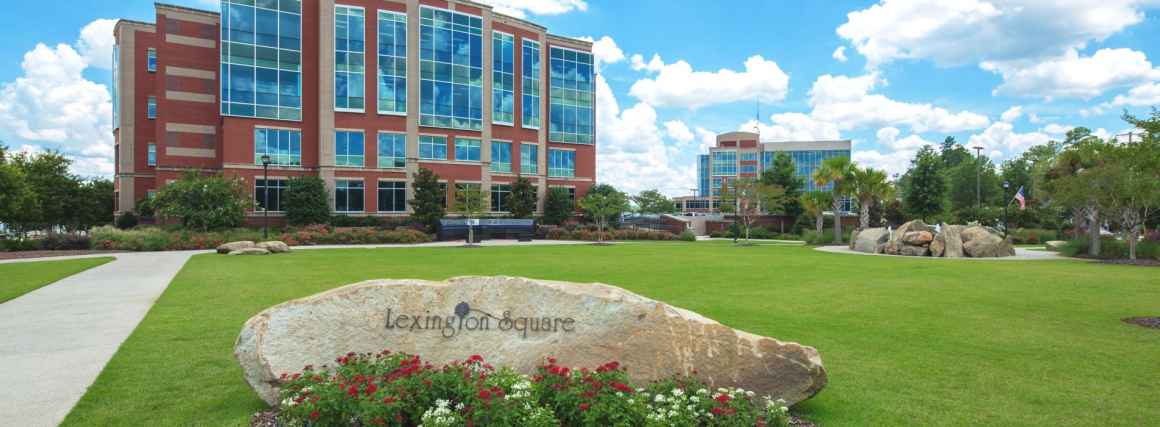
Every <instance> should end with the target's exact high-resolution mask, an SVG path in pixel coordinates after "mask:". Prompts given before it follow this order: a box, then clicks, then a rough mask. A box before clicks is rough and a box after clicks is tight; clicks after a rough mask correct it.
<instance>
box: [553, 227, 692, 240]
mask: <svg viewBox="0 0 1160 427" xmlns="http://www.w3.org/2000/svg"><path fill="white" fill-rule="evenodd" d="M598 237H600V232H599V231H597V230H596V229H589V228H577V229H572V230H570V229H567V228H552V229H549V230H548V231H547V232H546V233H544V239H547V240H586V241H596V240H677V235H675V234H673V233H670V232H667V231H651V230H633V229H618V230H609V231H605V232H604V238H603V239H598Z"/></svg>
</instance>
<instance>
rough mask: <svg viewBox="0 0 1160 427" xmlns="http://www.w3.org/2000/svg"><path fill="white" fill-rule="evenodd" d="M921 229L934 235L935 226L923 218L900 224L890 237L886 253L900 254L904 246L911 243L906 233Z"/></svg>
mask: <svg viewBox="0 0 1160 427" xmlns="http://www.w3.org/2000/svg"><path fill="white" fill-rule="evenodd" d="M919 231H925V232H928V233H931V235H932V236H933V235H934V227H931V226H929V225H927V224H926V223H925V222H922V220H921V219H916V220H914V221H910V222H907V223H905V224H902V225H900V226H898V228H897V229H895V230H894V235H893V236H892V237H891V238H890V245H889V246H888V247H887V251H886V253H890V254H895V255H899V254H900V253H901V252H902V251H903V249H902V247H903V246H906V245H908V244H909V243H906V235H907V234H909V233H912V232H919ZM928 242H929V241H928Z"/></svg>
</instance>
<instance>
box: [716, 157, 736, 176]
mask: <svg viewBox="0 0 1160 427" xmlns="http://www.w3.org/2000/svg"><path fill="white" fill-rule="evenodd" d="M733 175H737V152H736V151H714V152H713V176H733Z"/></svg>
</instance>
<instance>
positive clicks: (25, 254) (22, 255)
mask: <svg viewBox="0 0 1160 427" xmlns="http://www.w3.org/2000/svg"><path fill="white" fill-rule="evenodd" d="M121 252H125V251H89V250H84V251H16V252H0V259H27V258H52V257H58V256H72V255H100V254H115V253H121Z"/></svg>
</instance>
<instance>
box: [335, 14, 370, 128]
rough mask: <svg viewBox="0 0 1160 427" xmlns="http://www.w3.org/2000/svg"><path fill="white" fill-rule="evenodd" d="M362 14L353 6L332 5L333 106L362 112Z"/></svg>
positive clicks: (364, 30) (363, 42) (363, 24)
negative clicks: (333, 6)
mask: <svg viewBox="0 0 1160 427" xmlns="http://www.w3.org/2000/svg"><path fill="white" fill-rule="evenodd" d="M365 26H366V18H365V17H364V16H363V9H362V8H361V7H354V6H335V8H334V109H335V110H336V111H355V112H360V113H361V112H362V111H363V106H364V104H365V102H366V101H365V99H366V97H365V96H363V92H364V88H365V84H364V82H365V75H366V53H365V51H366V41H365V34H366V27H365Z"/></svg>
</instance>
